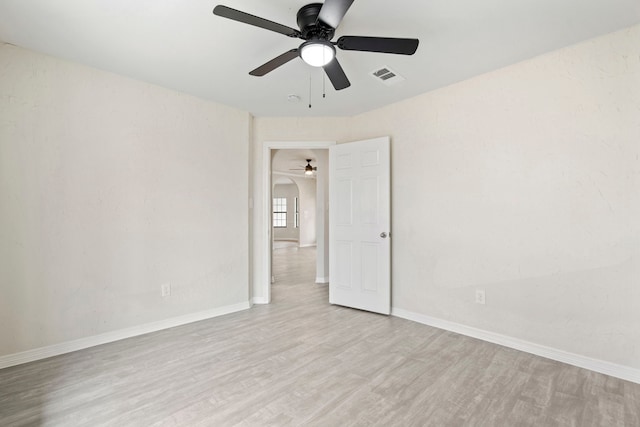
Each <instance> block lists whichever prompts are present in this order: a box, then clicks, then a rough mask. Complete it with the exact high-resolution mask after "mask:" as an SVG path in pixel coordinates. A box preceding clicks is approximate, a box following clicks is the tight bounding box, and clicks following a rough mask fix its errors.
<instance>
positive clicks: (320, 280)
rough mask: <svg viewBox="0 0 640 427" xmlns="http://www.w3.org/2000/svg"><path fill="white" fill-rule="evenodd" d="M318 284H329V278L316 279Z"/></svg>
mask: <svg viewBox="0 0 640 427" xmlns="http://www.w3.org/2000/svg"><path fill="white" fill-rule="evenodd" d="M316 283H329V278H328V277H316Z"/></svg>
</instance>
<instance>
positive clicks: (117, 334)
mask: <svg viewBox="0 0 640 427" xmlns="http://www.w3.org/2000/svg"><path fill="white" fill-rule="evenodd" d="M249 308H250V304H249V302H248V301H247V302H241V303H238V304H233V305H227V306H224V307H218V308H214V309H211V310H205V311H200V312H197V313H192V314H186V315H184V316H178V317H173V318H171V319H165V320H159V321H157V322H151V323H146V324H144V325H139V326H133V327H131V328H126V329H120V330H117V331H111V332H105V333H104V334H100V335H93V336H90V337H86V338H80V339H77V340H73V341H66V342H62V343H59V344H53V345H49V346H46V347H40V348H34V349H33V350H27V351H23V352H20V353H14V354H7V355H5V356H0V369H3V368H8V367H10V366H15V365H21V364H23V363H28V362H33V361H36V360H41V359H46V358H48V357H53V356H58V355H61V354H65V353H71V352H72V351H78V350H83V349H85V348H89V347H94V346H97V345H101V344H107V343H110V342H114V341H119V340H123V339H126V338H131V337H135V336H138V335H144V334H148V333H151V332H157V331H161V330H163V329H168V328H174V327H176V326H182V325H186V324H188V323H193V322H199V321H201V320H207V319H211V318H213V317H218V316H223V315H225V314H230V313H235V312H238V311H243V310H247V309H249Z"/></svg>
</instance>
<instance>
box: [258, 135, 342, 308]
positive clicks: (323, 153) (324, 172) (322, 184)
mask: <svg viewBox="0 0 640 427" xmlns="http://www.w3.org/2000/svg"><path fill="white" fill-rule="evenodd" d="M332 145H335V142H332V141H320V142H265V143H264V145H263V171H264V183H265V186H264V195H265V203H264V204H263V206H264V212H263V224H264V226H265V229H266V230H267V235H268V238H267V239H265V247H264V250H263V254H264V258H265V259H264V265H265V267H266V268H265V277H263V278H262V280H261V283H262V288H263V293H262V294H263V295H264V296H265V298H264V302H266V303H269V302H270V301H271V283H272V281H273V280H274V275H273V248H274V242H281V243H278V245H286V244H287V243H285V242H287V240H288V241H289V242H293V244H296V245H297V246H298V247H312V246H315V247H316V263H315V264H316V272H315V274H316V280H315V282H316V283H328V281H329V252H328V251H329V247H328V246H329V245H328V242H329V240H328V239H329V227H328V218H329V211H328V208H329V206H328V191H329V182H328V172H329V170H328V161H329V153H328V152H329V150H328V148H329V147H330V146H332ZM307 159H311V160H312V162H311V164H312V166H313V167H316V168H317V169H316V170H315V171H314V174H313V176H312V177H308V176H307V178H305V174H304V172H305V171H304V168H305V166H306V164H307V161H306V160H307ZM290 169H302V170H290ZM287 180H289V181H290V182H293V183H294V184H295V186H296V187H297V191H298V196H297V197H298V199H297V201H296V200H295V198H292V197H291V194H293V193H295V191H294V188H293V187H288V189H286V190H287V191H289V192H290V193H291V194H289V195H287V194H283V192H281V191H280V190H285V189H283V188H277V189H276V188H275V186H276V185H279V183H280V184H282V185H290V182H289V181H287ZM276 190H277V191H276ZM285 193H286V191H285ZM276 195H284V197H276V198H278V199H283V198H284V199H287V200H286V202H284V203H283V201H282V200H279V201H278V203H279V205H278V206H276V208H278V209H280V210H279V211H278V212H276V211H275V210H274V197H275V196H276ZM292 203H293V206H292V205H291V204H292ZM296 203H297V208H298V209H297V221H298V222H297V225H298V227H297V230H296V227H295V225H296V210H295V208H296ZM284 205H286V207H284ZM285 209H286V210H285ZM274 214H275V215H274ZM276 217H277V218H278V220H279V222H278V225H279V226H276V227H274V218H276ZM283 221H286V224H287V227H282V226H281V225H282V224H283ZM289 224H291V225H292V226H291V227H290V226H289ZM282 228H290V229H289V230H286V231H285V230H282ZM289 244H291V243H289Z"/></svg>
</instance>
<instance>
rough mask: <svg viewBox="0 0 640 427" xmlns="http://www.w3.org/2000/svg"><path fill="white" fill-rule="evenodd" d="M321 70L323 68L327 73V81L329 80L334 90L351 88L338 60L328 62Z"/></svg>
mask: <svg viewBox="0 0 640 427" xmlns="http://www.w3.org/2000/svg"><path fill="white" fill-rule="evenodd" d="M322 68H324V71H325V73H327V76H328V77H329V80H331V84H332V85H333V87H334V88H335V89H336V90H342V89H346V88H348V87H349V86H351V83H350V82H349V79H348V78H347V75H346V74H345V73H344V70H343V69H342V67H341V66H340V63H339V62H338V58H333V61H331V62H329V63H328V64H327V65H325V66H324V67H322Z"/></svg>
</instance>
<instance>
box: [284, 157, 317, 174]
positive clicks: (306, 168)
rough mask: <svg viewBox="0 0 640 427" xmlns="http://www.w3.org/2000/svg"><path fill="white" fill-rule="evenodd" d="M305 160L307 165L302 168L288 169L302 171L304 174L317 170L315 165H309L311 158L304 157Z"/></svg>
mask: <svg viewBox="0 0 640 427" xmlns="http://www.w3.org/2000/svg"><path fill="white" fill-rule="evenodd" d="M305 160H306V161H307V165H306V166H305V167H304V168H295V169H289V170H290V171H304V174H305V175H313V172H314V171H317V170H318V167H317V166H311V159H305Z"/></svg>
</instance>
